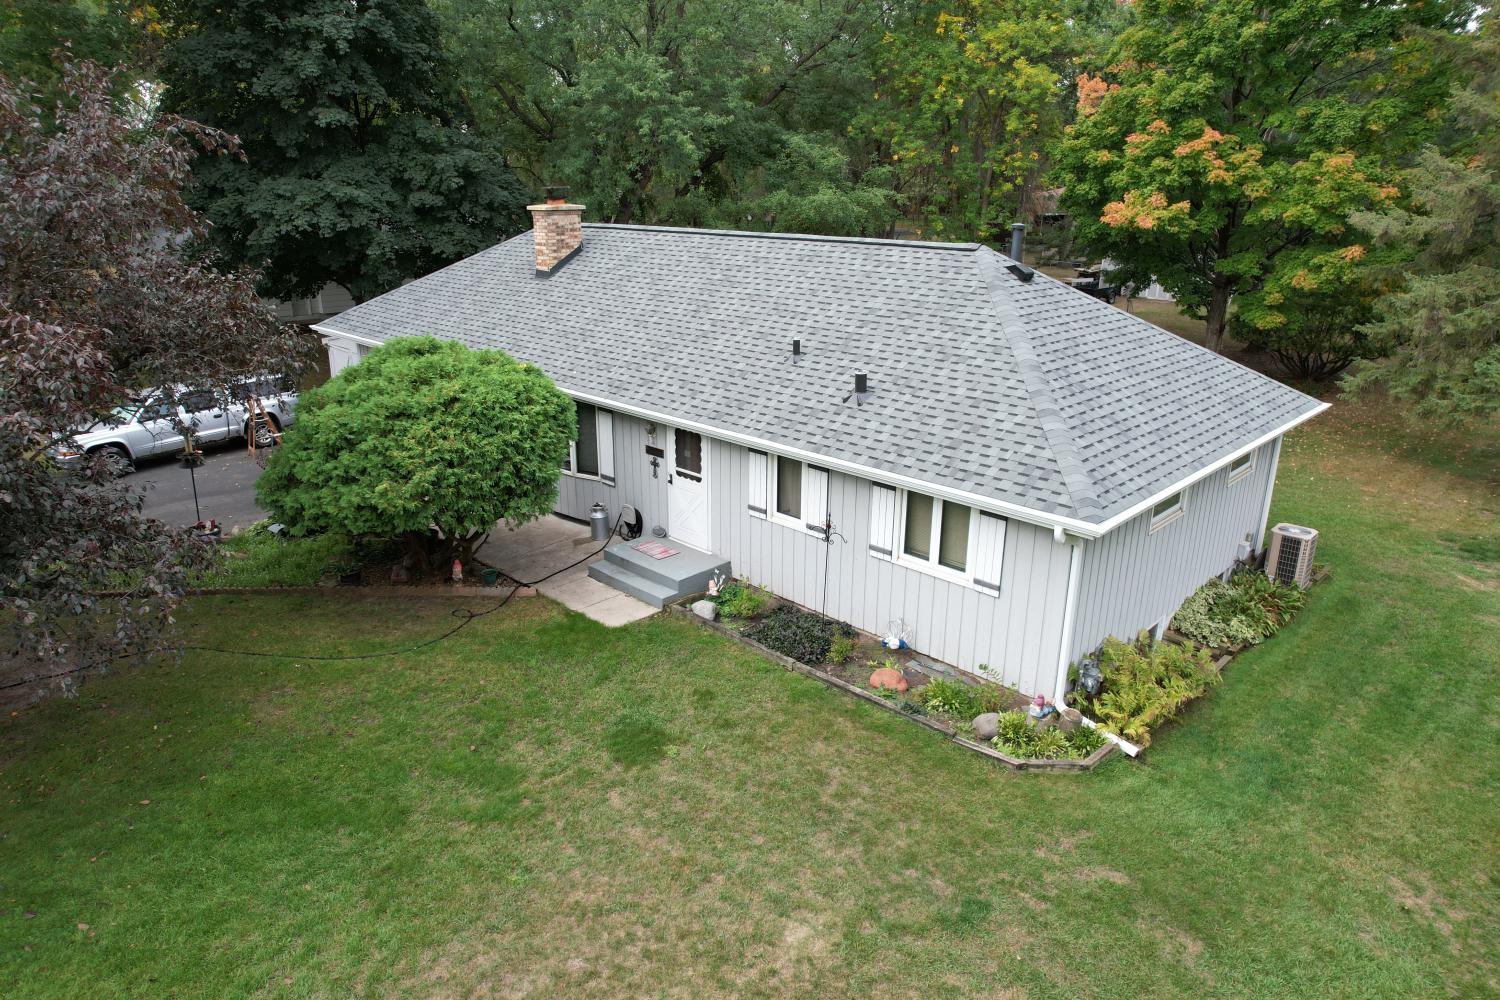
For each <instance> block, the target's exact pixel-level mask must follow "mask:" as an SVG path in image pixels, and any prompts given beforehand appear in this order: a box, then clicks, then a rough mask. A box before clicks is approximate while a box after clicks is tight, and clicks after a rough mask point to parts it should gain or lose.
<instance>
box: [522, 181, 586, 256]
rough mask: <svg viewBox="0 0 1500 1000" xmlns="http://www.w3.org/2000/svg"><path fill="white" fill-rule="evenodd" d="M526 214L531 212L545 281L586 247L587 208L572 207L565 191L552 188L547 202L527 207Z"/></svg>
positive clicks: (548, 193) (533, 231)
mask: <svg viewBox="0 0 1500 1000" xmlns="http://www.w3.org/2000/svg"><path fill="white" fill-rule="evenodd" d="M526 211H528V212H530V213H531V241H532V243H533V244H535V246H536V273H537V277H539V278H545V277H547V276H548V275H549V274H552V273H553V272H555V271H556V270H557V269H558V268H559V267H562V266H563V264H565V263H566V262H567V260H568V258H569V257H572V256H573V255H574V254H575V253H577V252H578V249H579V247H581V246H583V206H582V205H573V204H570V203H569V202H568V200H567V198H565V197H563V189H561V188H549V189H548V191H547V200H546V201H544V202H542V204H540V205H527V206H526Z"/></svg>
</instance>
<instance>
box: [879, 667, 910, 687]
mask: <svg viewBox="0 0 1500 1000" xmlns="http://www.w3.org/2000/svg"><path fill="white" fill-rule="evenodd" d="M870 687H872V688H877V689H878V688H890V689H891V690H892V691H905V690H906V689H907V687H908V685H907V683H906V678H905V677H903V676H902V675H901V671H899V670H896V669H894V668H892V667H881V668H880V669H879V670H877V671H875V672H874V673H873V674H871V675H870Z"/></svg>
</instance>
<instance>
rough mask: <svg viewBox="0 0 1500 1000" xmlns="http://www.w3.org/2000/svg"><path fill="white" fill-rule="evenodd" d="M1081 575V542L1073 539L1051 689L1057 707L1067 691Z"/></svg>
mask: <svg viewBox="0 0 1500 1000" xmlns="http://www.w3.org/2000/svg"><path fill="white" fill-rule="evenodd" d="M1082 575H1083V542H1082V541H1081V540H1079V539H1075V540H1074V541H1073V544H1072V552H1071V554H1070V555H1069V556H1068V598H1067V603H1066V604H1064V605H1063V623H1062V638H1061V640H1060V641H1059V642H1058V645H1057V684H1056V685H1055V686H1054V687H1053V689H1052V704H1054V705H1056V706H1058V707H1059V708H1061V707H1062V704H1063V698H1064V697H1066V696H1067V693H1068V662H1069V659H1070V658H1069V656H1068V651H1069V646H1071V644H1072V642H1073V619H1074V618H1075V617H1076V615H1077V611H1078V580H1079V577H1081V576H1082Z"/></svg>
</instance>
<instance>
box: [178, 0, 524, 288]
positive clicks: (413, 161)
mask: <svg viewBox="0 0 1500 1000" xmlns="http://www.w3.org/2000/svg"><path fill="white" fill-rule="evenodd" d="M169 9H170V10H171V13H172V22H173V24H174V26H175V29H174V30H175V32H176V35H175V37H174V39H173V41H172V42H171V44H170V45H169V46H168V47H167V50H166V53H165V56H164V61H163V73H162V75H163V79H164V82H165V83H166V84H167V85H168V89H167V92H166V96H165V101H166V104H167V106H168V107H169V108H171V109H172V110H174V111H176V112H178V113H180V114H184V115H188V116H191V117H193V118H194V119H196V120H198V121H201V122H204V123H205V124H208V125H212V126H214V127H216V128H219V129H222V130H224V131H226V132H228V133H231V134H234V135H236V136H237V137H238V138H239V140H240V142H241V145H242V148H243V150H244V153H245V157H244V158H243V159H220V160H217V161H214V162H213V163H208V164H202V165H200V166H199V168H198V169H197V170H196V171H195V173H194V184H193V189H192V191H191V198H192V201H193V204H194V205H195V206H196V207H198V208H200V209H201V210H202V211H203V212H204V213H205V214H206V215H207V216H208V217H209V218H210V219H211V220H212V221H213V223H214V230H213V236H212V239H213V244H214V246H215V247H216V248H217V249H218V250H219V251H220V252H221V253H222V254H223V256H224V258H225V259H226V260H228V261H231V262H234V263H245V264H249V265H251V266H256V267H261V266H263V267H264V269H265V270H264V281H263V291H265V292H267V293H268V294H274V295H277V296H280V297H283V298H290V297H294V296H299V295H307V294H312V293H314V292H316V291H317V290H318V289H320V288H322V287H323V285H324V284H326V283H328V282H330V281H332V282H336V283H338V284H340V285H342V286H344V287H345V288H347V289H348V290H349V292H350V293H351V294H352V295H353V296H354V297H355V298H356V299H359V300H363V299H365V298H369V297H370V296H372V295H375V294H378V293H380V292H383V291H386V290H387V289H389V288H392V287H394V286H396V285H397V284H399V283H400V282H401V281H402V280H403V279H405V278H410V277H414V276H418V275H422V274H426V273H427V272H429V271H433V270H436V269H437V268H439V267H441V266H443V265H445V264H449V263H452V262H453V261H455V260H457V259H459V258H461V257H465V256H468V255H469V254H472V253H474V252H476V251H478V250H480V249H482V248H484V247H486V246H489V245H491V244H493V243H497V242H499V241H500V240H502V239H504V238H506V237H508V236H511V235H513V234H515V233H516V232H519V231H521V230H523V229H524V228H526V221H525V212H524V207H525V204H526V192H525V190H524V188H523V187H522V186H521V185H520V184H519V182H518V181H517V180H516V178H515V176H514V175H513V174H512V172H511V171H510V169H509V167H508V166H507V164H506V158H505V150H504V149H503V148H502V146H501V145H500V144H499V142H497V141H495V140H492V139H485V138H482V137H480V136H479V135H477V134H476V133H475V131H474V130H473V128H472V123H471V122H470V121H469V119H468V118H467V116H466V115H465V113H464V108H463V104H462V101H461V99H460V95H459V93H458V91H457V89H456V88H455V86H454V85H453V75H452V74H453V72H454V68H453V66H452V65H451V64H450V63H449V62H448V60H447V58H446V57H445V55H444V51H443V45H442V39H441V38H440V36H439V31H438V24H437V21H436V19H435V17H434V16H433V14H432V12H431V11H430V10H428V8H427V6H426V4H425V3H423V2H421V0H379V2H376V0H180V2H178V3H175V4H173V5H171V7H170V8H169Z"/></svg>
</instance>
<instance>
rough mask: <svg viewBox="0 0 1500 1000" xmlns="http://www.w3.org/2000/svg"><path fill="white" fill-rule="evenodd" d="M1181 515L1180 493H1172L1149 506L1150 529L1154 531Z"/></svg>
mask: <svg viewBox="0 0 1500 1000" xmlns="http://www.w3.org/2000/svg"><path fill="white" fill-rule="evenodd" d="M1181 516H1182V494H1181V493H1173V494H1172V495H1171V496H1169V497H1167V498H1165V499H1164V500H1162V501H1160V502H1159V503H1157V504H1156V505H1154V506H1153V507H1152V508H1151V530H1152V531H1155V530H1156V529H1157V528H1160V527H1162V526H1164V525H1167V524H1170V523H1172V522H1173V521H1175V520H1177V519H1178V518H1179V517H1181Z"/></svg>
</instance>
